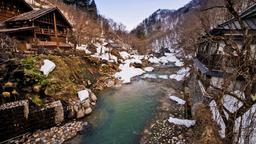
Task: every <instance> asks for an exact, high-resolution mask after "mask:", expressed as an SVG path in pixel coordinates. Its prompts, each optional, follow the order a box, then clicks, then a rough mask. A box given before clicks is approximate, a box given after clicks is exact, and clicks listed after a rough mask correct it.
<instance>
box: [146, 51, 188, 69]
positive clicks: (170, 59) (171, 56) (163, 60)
mask: <svg viewBox="0 0 256 144" xmlns="http://www.w3.org/2000/svg"><path fill="white" fill-rule="evenodd" d="M148 61H149V62H150V63H152V64H162V65H167V64H168V63H174V64H175V65H176V66H178V67H181V66H183V65H184V63H183V62H182V61H181V60H180V59H178V58H177V56H176V53H175V52H173V53H165V55H164V56H162V57H160V58H157V57H154V56H152V55H151V56H149V58H148Z"/></svg>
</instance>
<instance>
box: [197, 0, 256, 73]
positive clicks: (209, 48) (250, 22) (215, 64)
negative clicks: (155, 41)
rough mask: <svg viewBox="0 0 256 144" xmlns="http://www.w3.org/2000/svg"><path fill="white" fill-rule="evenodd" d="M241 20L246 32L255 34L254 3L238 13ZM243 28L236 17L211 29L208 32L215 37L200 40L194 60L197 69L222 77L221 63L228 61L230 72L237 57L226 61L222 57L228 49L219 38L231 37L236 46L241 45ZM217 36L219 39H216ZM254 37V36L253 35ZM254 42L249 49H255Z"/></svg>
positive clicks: (255, 17) (255, 14) (255, 16)
mask: <svg viewBox="0 0 256 144" xmlns="http://www.w3.org/2000/svg"><path fill="white" fill-rule="evenodd" d="M240 17H241V20H242V22H243V23H244V25H245V26H246V28H247V29H248V33H250V34H251V35H252V36H256V4H255V5H253V6H251V7H250V8H248V9H247V10H245V11H244V12H242V13H241V14H240ZM242 32H243V30H242V28H241V26H240V24H239V22H238V21H237V20H236V19H234V18H233V19H230V20H228V21H226V22H224V23H222V24H220V25H218V26H217V27H216V28H214V29H212V30H211V31H210V32H209V33H210V34H211V35H212V36H214V37H216V39H212V40H211V41H209V40H206V41H204V40H202V41H201V43H200V44H199V46H198V51H197V58H196V59H195V60H194V64H195V66H196V67H197V68H198V70H199V71H200V72H201V73H203V74H205V75H206V76H210V77H222V76H223V73H222V70H221V65H222V63H223V62H228V63H227V64H228V67H227V70H226V71H230V73H232V66H233V65H235V64H236V63H238V62H237V59H236V58H235V57H232V58H230V59H229V60H228V61H227V60H225V61H224V59H223V56H224V55H228V53H230V52H231V51H230V49H229V48H228V47H227V46H226V45H225V42H224V41H223V40H222V39H221V37H224V38H225V39H231V40H233V41H235V42H236V44H237V46H238V47H241V43H242V41H243V33H242ZM218 37H219V38H220V39H218ZM255 38H256V37H255ZM255 48H256V44H252V45H251V50H252V51H255V52H256V50H255ZM255 52H254V53H253V54H252V58H254V59H256V57H255Z"/></svg>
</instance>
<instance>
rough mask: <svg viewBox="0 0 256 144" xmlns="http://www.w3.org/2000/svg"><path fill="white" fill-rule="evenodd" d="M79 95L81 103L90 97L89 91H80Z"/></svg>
mask: <svg viewBox="0 0 256 144" xmlns="http://www.w3.org/2000/svg"><path fill="white" fill-rule="evenodd" d="M77 94H78V97H79V99H80V101H84V100H86V99H88V98H89V96H90V93H89V91H88V90H82V91H79V92H78V93H77Z"/></svg>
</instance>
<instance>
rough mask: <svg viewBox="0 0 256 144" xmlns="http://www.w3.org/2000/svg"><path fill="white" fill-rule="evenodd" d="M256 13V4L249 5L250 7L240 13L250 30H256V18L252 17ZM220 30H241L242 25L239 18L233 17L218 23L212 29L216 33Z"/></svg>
mask: <svg viewBox="0 0 256 144" xmlns="http://www.w3.org/2000/svg"><path fill="white" fill-rule="evenodd" d="M255 15H256V4H254V5H252V6H251V7H249V8H248V9H246V10H245V11H244V12H242V13H241V14H240V16H241V19H242V22H243V23H244V25H245V26H246V27H247V28H248V29H250V30H256V18H253V17H252V16H255ZM220 30H241V25H240V23H239V22H238V21H237V20H235V19H234V18H233V19H230V20H228V21H226V22H224V23H222V24H220V25H218V26H217V27H216V28H214V29H213V30H211V32H213V33H215V32H217V31H220Z"/></svg>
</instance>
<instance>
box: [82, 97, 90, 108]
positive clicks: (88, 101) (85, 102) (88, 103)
mask: <svg viewBox="0 0 256 144" xmlns="http://www.w3.org/2000/svg"><path fill="white" fill-rule="evenodd" d="M90 103H91V101H90V100H89V99H87V100H85V101H84V102H83V103H82V105H83V107H84V108H88V107H90Z"/></svg>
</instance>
